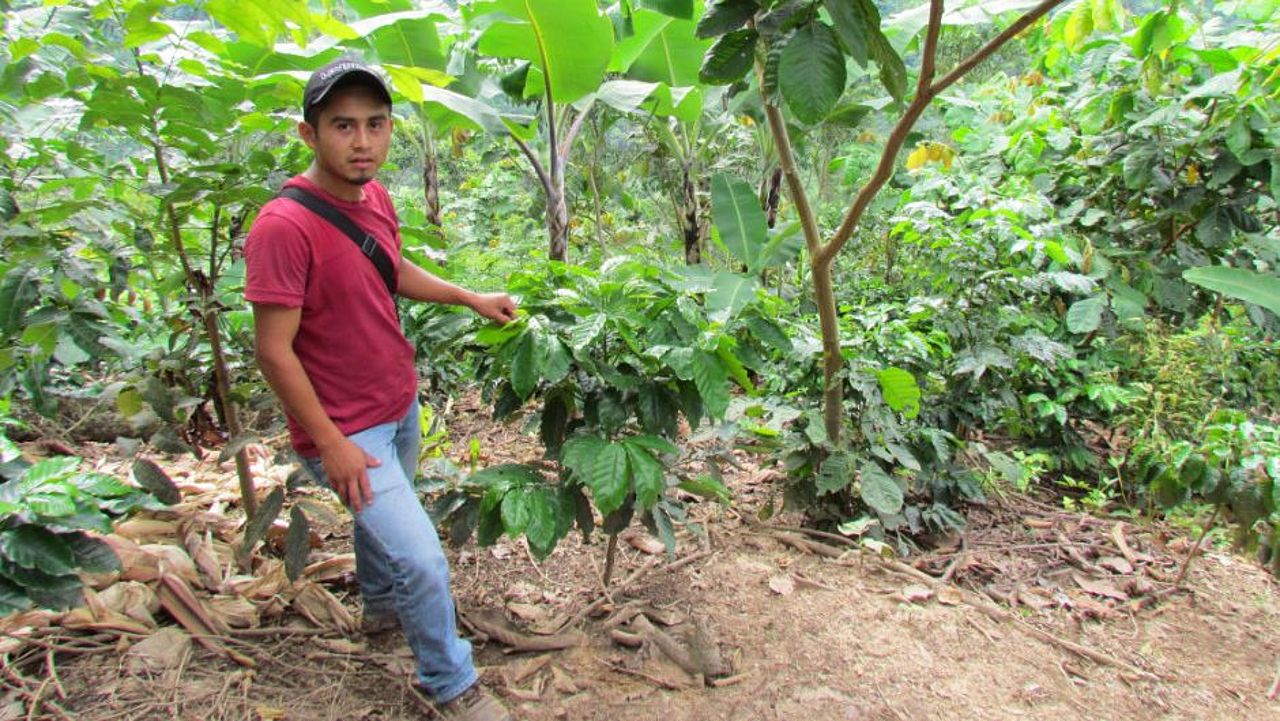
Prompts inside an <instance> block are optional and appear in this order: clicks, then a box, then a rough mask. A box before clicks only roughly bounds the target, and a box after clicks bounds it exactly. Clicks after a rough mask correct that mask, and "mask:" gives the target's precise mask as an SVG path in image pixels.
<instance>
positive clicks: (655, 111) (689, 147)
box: [609, 0, 718, 265]
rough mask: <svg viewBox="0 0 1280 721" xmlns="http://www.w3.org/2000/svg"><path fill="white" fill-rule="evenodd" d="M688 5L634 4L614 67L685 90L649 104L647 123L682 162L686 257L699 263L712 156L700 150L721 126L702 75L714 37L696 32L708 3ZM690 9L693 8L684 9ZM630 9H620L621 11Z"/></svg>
mask: <svg viewBox="0 0 1280 721" xmlns="http://www.w3.org/2000/svg"><path fill="white" fill-rule="evenodd" d="M649 5H655V4H649ZM657 5H663V4H657ZM665 5H668V6H671V5H679V3H676V4H672V3H666V4H665ZM684 5H685V7H656V6H655V7H654V9H646V8H634V9H632V11H631V13H630V15H629V17H628V16H624V17H626V19H627V20H629V27H630V28H631V30H632V33H631V35H630V36H628V37H626V38H624V39H622V40H621V41H620V42H619V43H618V51H617V52H616V53H615V54H614V58H613V61H612V62H611V63H610V65H609V69H610V70H612V71H614V72H619V73H623V74H625V76H626V77H627V78H629V79H631V80H633V81H638V82H642V83H656V84H661V85H663V86H665V87H667V88H672V89H677V88H679V89H682V90H680V91H679V93H680V94H679V96H678V98H679V102H678V103H667V104H665V105H664V104H662V103H658V104H655V105H654V106H653V107H652V108H649V112H648V117H649V120H648V122H647V123H646V126H647V127H648V128H649V130H650V131H651V132H652V133H653V134H654V136H655V137H656V138H657V139H658V141H659V142H660V143H662V145H663V147H664V148H665V149H666V150H667V152H668V153H669V154H670V155H671V156H672V157H674V158H675V159H676V162H677V163H679V165H680V185H679V187H678V188H677V189H676V191H675V197H674V199H673V204H674V206H675V208H676V216H677V223H678V224H679V229H680V236H681V238H683V240H684V255H685V262H686V263H688V264H689V265H696V264H698V263H700V262H702V242H703V238H704V236H705V231H706V228H707V223H706V222H705V220H704V219H703V218H702V217H701V209H702V205H703V204H702V203H700V202H699V193H698V188H699V186H700V178H701V176H702V170H703V169H702V167H701V166H702V165H703V164H704V163H705V162H706V159H705V158H704V157H703V156H702V154H701V153H699V152H698V151H699V149H701V148H707V147H710V145H711V144H710V143H709V142H708V140H709V138H705V137H702V136H703V133H704V131H706V130H710V131H711V132H714V131H715V129H716V128H717V127H718V126H716V125H715V124H712V123H708V122H707V121H706V120H705V119H704V117H703V113H702V110H703V103H704V90H703V85H702V83H701V82H700V81H699V79H698V69H699V67H700V66H701V64H702V56H703V55H705V54H706V52H707V50H708V49H709V48H710V46H711V41H709V40H706V39H702V38H699V37H697V35H696V32H695V30H696V23H695V18H696V17H699V16H700V15H701V14H702V13H703V11H704V9H705V8H704V4H703V2H702V0H691V1H690V2H687V3H684ZM686 9H687V10H688V11H689V12H687V13H684V12H683V11H684V10H686ZM624 10H625V9H624V8H619V9H618V12H619V13H622V12H623V11H624Z"/></svg>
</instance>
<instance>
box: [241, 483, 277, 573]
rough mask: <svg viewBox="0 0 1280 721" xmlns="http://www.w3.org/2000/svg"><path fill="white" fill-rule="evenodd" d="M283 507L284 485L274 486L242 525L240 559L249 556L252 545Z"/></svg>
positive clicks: (258, 539) (273, 521)
mask: <svg viewBox="0 0 1280 721" xmlns="http://www.w3.org/2000/svg"><path fill="white" fill-rule="evenodd" d="M283 508H284V487H283V486H276V487H275V488H274V489H273V490H272V491H271V493H270V494H268V495H267V497H266V499H265V500H264V501H263V502H262V503H261V504H260V505H259V506H258V510H257V512H256V513H254V514H253V517H252V518H250V519H249V522H248V523H247V524H245V527H244V539H243V540H242V541H241V542H240V551H239V556H240V558H241V559H246V558H249V556H250V554H252V553H253V547H254V546H256V545H258V541H260V540H262V536H263V534H265V533H266V532H267V529H268V528H270V527H271V524H272V523H275V520H276V518H277V517H278V516H279V515H280V511H281V509H283Z"/></svg>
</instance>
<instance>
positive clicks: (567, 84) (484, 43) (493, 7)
mask: <svg viewBox="0 0 1280 721" xmlns="http://www.w3.org/2000/svg"><path fill="white" fill-rule="evenodd" d="M472 12H474V13H475V14H476V15H477V16H479V17H484V16H485V15H491V16H492V20H493V21H492V23H491V24H490V25H489V26H488V28H487V29H486V30H485V31H484V33H483V34H482V35H481V36H480V42H479V45H478V48H479V50H480V52H482V53H484V54H486V55H491V56H494V57H500V58H519V59H521V60H527V61H529V62H531V63H532V67H533V70H532V71H531V72H530V73H529V74H528V75H527V79H526V81H525V85H524V87H523V88H522V92H523V94H524V96H525V97H537V96H539V95H542V94H543V91H544V89H545V88H550V91H551V93H553V94H552V96H551V97H553V98H554V99H555V100H556V101H557V102H561V103H572V102H573V101H575V100H578V99H579V98H581V97H583V96H585V95H587V94H588V93H590V92H592V91H593V90H595V89H596V88H597V87H598V86H599V85H600V81H601V80H603V78H604V72H605V68H606V67H607V66H608V65H609V58H610V54H611V52H612V50H613V32H612V29H611V28H610V23H609V19H608V18H607V17H606V16H605V15H604V14H603V13H601V12H600V10H599V8H598V7H597V4H596V3H595V2H594V0H497V1H496V2H483V3H477V4H476V5H475V6H474V8H473V9H472Z"/></svg>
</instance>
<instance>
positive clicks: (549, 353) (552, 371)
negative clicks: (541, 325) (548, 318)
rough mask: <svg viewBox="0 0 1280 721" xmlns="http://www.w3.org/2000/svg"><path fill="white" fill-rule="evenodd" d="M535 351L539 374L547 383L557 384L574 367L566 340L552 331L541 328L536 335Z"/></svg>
mask: <svg viewBox="0 0 1280 721" xmlns="http://www.w3.org/2000/svg"><path fill="white" fill-rule="evenodd" d="M533 340H534V352H535V356H536V357H537V368H538V373H539V375H541V376H542V379H543V380H545V381H546V382H547V385H552V386H553V385H555V384H557V383H559V382H560V381H562V380H564V377H565V376H567V375H569V370H570V369H571V368H572V367H573V355H572V354H570V353H569V349H568V348H567V347H566V346H565V344H564V342H563V341H561V340H560V338H558V337H557V336H555V335H554V334H552V333H548V332H545V331H542V330H541V329H539V330H538V331H537V334H536V335H535V336H534V339H533Z"/></svg>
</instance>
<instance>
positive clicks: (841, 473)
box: [814, 451, 853, 495]
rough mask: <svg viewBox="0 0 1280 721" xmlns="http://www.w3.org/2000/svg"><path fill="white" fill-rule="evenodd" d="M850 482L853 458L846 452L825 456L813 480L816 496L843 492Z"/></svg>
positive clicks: (851, 479) (851, 480)
mask: <svg viewBox="0 0 1280 721" xmlns="http://www.w3.org/2000/svg"><path fill="white" fill-rule="evenodd" d="M851 482H853V456H852V455H851V454H850V453H849V452H848V451H836V452H835V453H832V454H831V455H829V456H827V459H826V460H825V461H823V462H822V468H820V469H818V474H817V476H816V477H815V478H814V486H815V487H816V488H817V491H818V495H826V494H828V493H836V492H839V491H843V490H844V489H845V488H848V486H849V484H850V483H851Z"/></svg>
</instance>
